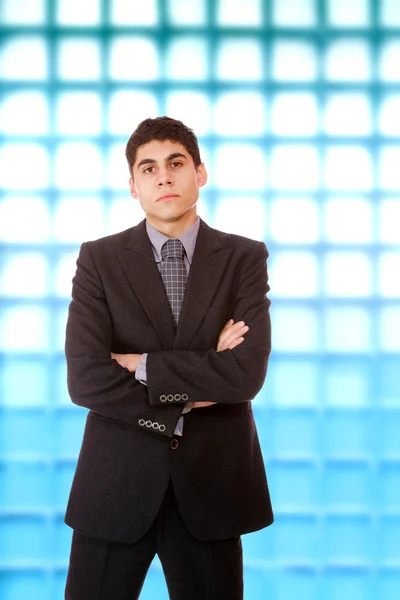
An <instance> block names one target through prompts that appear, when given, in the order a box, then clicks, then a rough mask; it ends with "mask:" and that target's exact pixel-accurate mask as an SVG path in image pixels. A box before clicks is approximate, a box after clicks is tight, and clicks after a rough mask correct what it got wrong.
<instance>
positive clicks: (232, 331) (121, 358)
mask: <svg viewBox="0 0 400 600" xmlns="http://www.w3.org/2000/svg"><path fill="white" fill-rule="evenodd" d="M248 330H249V327H248V326H247V325H246V324H245V322H244V321H238V322H237V323H235V322H234V320H233V319H229V321H228V322H227V323H226V324H225V326H224V328H223V329H222V331H221V333H220V335H219V338H218V345H217V352H223V351H224V350H227V349H229V350H232V349H233V348H235V346H238V345H239V344H241V343H242V342H243V340H244V337H243V336H244V335H245V334H246V333H247V331H248ZM141 357H142V355H141V354H114V353H113V352H111V358H114V359H115V360H116V361H117V362H118V364H120V365H121V367H124V368H125V369H128V371H130V372H131V373H135V371H136V368H137V366H138V363H139V361H140V359H141ZM211 404H216V402H208V401H203V402H201V401H198V402H186V404H185V406H186V407H187V408H203V407H205V406H210V405H211Z"/></svg>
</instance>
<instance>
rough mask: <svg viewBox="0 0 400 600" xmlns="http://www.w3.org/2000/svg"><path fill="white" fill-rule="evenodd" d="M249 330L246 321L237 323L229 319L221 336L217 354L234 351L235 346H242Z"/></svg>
mask: <svg viewBox="0 0 400 600" xmlns="http://www.w3.org/2000/svg"><path fill="white" fill-rule="evenodd" d="M248 330H249V327H248V326H247V325H246V324H245V322H244V321H239V322H237V323H235V322H234V320H233V319H229V321H228V322H227V323H226V325H225V327H224V328H223V330H222V331H221V333H220V335H219V338H218V345H217V352H222V351H223V350H228V349H229V350H232V349H233V348H234V347H235V346H238V345H239V344H241V343H242V342H243V341H244V337H243V335H244V334H245V333H247V332H248Z"/></svg>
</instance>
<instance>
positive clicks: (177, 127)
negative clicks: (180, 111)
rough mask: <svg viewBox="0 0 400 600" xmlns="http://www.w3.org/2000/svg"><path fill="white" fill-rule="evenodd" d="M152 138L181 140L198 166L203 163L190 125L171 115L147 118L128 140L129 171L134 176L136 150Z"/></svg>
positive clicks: (126, 153) (126, 152) (127, 158)
mask: <svg viewBox="0 0 400 600" xmlns="http://www.w3.org/2000/svg"><path fill="white" fill-rule="evenodd" d="M152 140H160V141H161V142H163V141H165V140H171V141H173V142H179V143H180V144H182V146H184V147H185V148H186V150H187V151H188V152H189V154H190V156H191V157H192V159H193V162H194V165H195V167H196V169H197V167H198V166H199V165H200V163H201V158H200V150H199V144H198V141H197V137H196V135H195V133H194V132H193V130H192V129H190V127H187V126H186V125H184V124H183V123H182V121H178V120H177V119H172V118H171V117H165V116H164V117H156V118H155V119H145V120H144V121H142V122H141V123H139V125H138V126H137V127H136V129H135V131H134V132H133V133H132V135H131V137H130V138H129V140H128V143H127V145H126V149H125V156H126V160H127V161H128V167H129V173H130V174H131V177H133V171H132V167H133V165H134V164H135V160H136V152H137V149H138V148H139V146H142V145H143V144H147V143H148V142H151V141H152Z"/></svg>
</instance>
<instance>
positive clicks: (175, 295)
mask: <svg viewBox="0 0 400 600" xmlns="http://www.w3.org/2000/svg"><path fill="white" fill-rule="evenodd" d="M184 256H185V249H184V247H183V244H182V242H181V241H180V240H179V239H170V240H167V241H166V242H165V243H164V244H163V245H162V247H161V258H162V262H161V270H160V273H161V277H162V280H163V283H164V286H165V291H166V292H167V296H168V300H169V303H170V305H171V310H172V315H173V318H174V323H175V326H176V325H178V321H179V316H180V313H181V307H182V302H183V297H184V295H185V289H186V279H187V273H186V266H185V263H184V260H183V257H184Z"/></svg>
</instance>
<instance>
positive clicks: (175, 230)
mask: <svg viewBox="0 0 400 600" xmlns="http://www.w3.org/2000/svg"><path fill="white" fill-rule="evenodd" d="M196 219H197V212H196V207H193V209H191V210H188V211H187V212H186V213H185V214H184V215H183V216H182V217H181V218H180V219H179V220H178V221H161V220H159V219H155V218H154V217H153V216H152V215H146V220H147V221H148V222H149V223H150V225H153V227H154V228H155V229H157V230H158V231H159V232H160V233H163V234H164V235H166V236H167V237H169V238H178V237H179V236H180V235H182V233H185V231H187V230H188V229H189V227H191V226H192V225H193V223H194V222H195V221H196Z"/></svg>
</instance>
